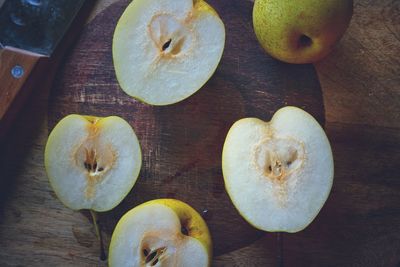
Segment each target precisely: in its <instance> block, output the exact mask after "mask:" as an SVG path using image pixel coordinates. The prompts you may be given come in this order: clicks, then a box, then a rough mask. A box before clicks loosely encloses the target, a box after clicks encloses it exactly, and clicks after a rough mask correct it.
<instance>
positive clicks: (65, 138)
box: [45, 115, 142, 211]
mask: <svg viewBox="0 0 400 267" xmlns="http://www.w3.org/2000/svg"><path fill="white" fill-rule="evenodd" d="M141 163H142V155H141V150H140V145H139V141H138V139H137V137H136V135H135V132H134V131H133V130H132V128H131V126H130V125H129V124H128V123H127V122H126V121H125V120H123V119H122V118H119V117H115V116H112V117H106V118H97V117H91V116H80V115H69V116H67V117H65V118H64V119H62V120H61V121H60V122H59V123H58V124H57V125H56V126H55V128H54V129H53V131H52V132H51V133H50V136H49V139H48V141H47V144H46V150H45V166H46V171H47V174H48V177H49V180H50V184H51V186H52V187H53V189H54V191H55V193H56V195H57V197H58V198H59V199H60V200H61V202H62V203H64V205H65V206H67V207H69V208H71V209H73V210H80V209H91V210H95V211H107V210H110V209H112V208H114V207H115V206H116V205H118V204H119V203H120V202H121V200H122V199H123V198H124V197H125V196H126V195H127V194H128V193H129V191H130V190H131V188H132V187H133V185H134V184H135V182H136V179H137V177H138V174H139V171H140V167H141Z"/></svg>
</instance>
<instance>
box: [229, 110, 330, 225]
mask: <svg viewBox="0 0 400 267" xmlns="http://www.w3.org/2000/svg"><path fill="white" fill-rule="evenodd" d="M222 169H223V175H224V180H225V187H226V190H227V192H228V194H229V196H230V198H231V200H232V202H233V204H234V205H235V207H236V208H237V209H238V211H239V212H240V214H241V215H242V216H243V217H244V218H245V219H246V220H247V221H248V222H249V223H250V224H252V225H253V226H254V227H256V228H258V229H261V230H264V231H270V232H277V231H282V232H297V231H300V230H302V229H304V228H305V227H307V225H309V224H310V223H311V222H312V221H313V220H314V218H315V217H316V216H317V214H318V213H319V211H320V209H321V208H322V206H323V205H324V203H325V201H326V199H327V197H328V195H329V192H330V190H331V187H332V182H333V157H332V151H331V147H330V144H329V141H328V138H327V137H326V135H325V132H324V130H323V129H322V128H321V126H320V125H319V124H318V122H317V121H316V120H315V119H314V118H313V117H312V116H311V115H310V114H308V113H307V112H305V111H303V110H301V109H299V108H296V107H284V108H281V109H280V110H278V111H277V112H276V113H275V114H274V116H273V118H272V120H271V121H270V122H264V121H262V120H259V119H256V118H245V119H241V120H239V121H237V122H236V123H234V125H233V126H232V127H231V129H230V130H229V132H228V135H227V137H226V140H225V144H224V148H223V154H222Z"/></svg>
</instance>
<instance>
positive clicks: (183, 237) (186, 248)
mask: <svg viewBox="0 0 400 267" xmlns="http://www.w3.org/2000/svg"><path fill="white" fill-rule="evenodd" d="M211 257H212V243H211V237H210V232H209V231H208V228H207V225H206V223H205V222H204V220H203V218H202V217H201V216H200V214H198V213H197V212H196V211H195V210H194V209H193V208H192V207H190V206H189V205H188V204H186V203H184V202H182V201H179V200H175V199H157V200H152V201H148V202H146V203H144V204H141V205H139V206H137V207H135V208H134V209H132V210H130V211H128V212H127V213H126V214H125V215H124V216H123V217H122V218H121V220H120V221H119V222H118V224H117V226H116V227H115V230H114V233H113V235H112V238H111V244H110V251H109V260H108V263H109V266H110V267H114V266H115V267H125V266H126V267H128V266H129V267H130V266H165V267H180V266H181V267H186V266H190V267H204V266H209V265H210V261H211Z"/></svg>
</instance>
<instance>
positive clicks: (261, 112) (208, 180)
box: [49, 1, 324, 255]
mask: <svg viewBox="0 0 400 267" xmlns="http://www.w3.org/2000/svg"><path fill="white" fill-rule="evenodd" d="M210 3H211V4H212V6H213V7H214V8H215V9H216V10H217V11H218V13H219V14H220V16H221V18H222V20H223V21H224V22H225V25H226V31H227V38H226V46H225V52H224V55H223V57H222V60H221V62H220V64H219V67H218V69H217V71H216V73H215V74H214V76H213V77H212V78H211V79H210V81H209V82H207V84H206V85H205V86H204V87H203V88H202V89H201V90H200V91H199V92H198V93H196V94H195V95H194V96H192V97H190V98H189V99H187V100H185V101H182V102H181V103H178V104H175V105H170V106H164V107H152V106H149V105H145V104H142V103H140V102H138V101H136V100H134V99H132V98H131V97H129V96H128V95H126V94H125V93H124V92H123V91H122V90H121V89H120V87H119V85H118V82H117V81H116V78H115V75H114V67H113V63H112V53H111V45H112V36H113V32H114V29H115V25H116V23H117V20H118V18H119V17H120V16H121V14H122V12H123V10H124V9H125V8H126V6H127V4H128V1H119V2H117V3H115V4H113V5H111V6H109V7H108V8H107V9H105V10H104V11H103V12H102V13H100V14H98V15H97V16H96V17H95V18H94V19H93V20H92V21H91V22H90V23H89V24H88V25H87V27H86V29H85V31H84V33H83V34H82V38H81V39H80V40H79V41H78V43H77V45H76V46H75V48H74V49H73V51H72V52H71V54H70V56H69V57H68V58H67V59H66V63H65V66H64V67H63V69H62V70H61V71H60V73H59V77H58V78H57V79H56V80H57V82H56V84H55V86H54V90H53V91H52V96H51V99H50V103H51V104H50V110H49V120H50V125H49V128H50V129H52V128H53V127H54V125H55V123H57V122H58V121H59V120H60V119H61V118H63V117H64V116H66V115H68V114H71V113H78V114H90V115H96V116H109V115H119V116H121V117H123V118H125V119H126V120H127V121H128V122H130V124H131V125H132V126H133V128H134V129H135V131H136V133H137V134H138V137H139V140H140V143H141V146H142V151H143V167H142V170H141V174H140V176H139V179H138V182H137V184H136V185H135V187H134V189H133V190H132V192H131V193H130V194H129V195H128V197H127V198H125V200H124V202H123V203H122V204H121V205H119V206H118V207H117V208H116V209H115V210H113V211H112V212H109V213H107V214H103V216H102V221H103V224H104V229H105V232H106V233H105V234H107V235H109V236H110V235H111V233H112V230H113V229H114V227H115V224H116V222H117V220H118V219H119V218H120V217H121V215H122V214H124V213H125V212H127V211H128V210H129V209H131V208H132V207H134V206H136V205H138V204H140V203H143V202H144V201H147V200H151V199H155V198H165V197H172V198H177V199H180V200H183V201H185V202H187V203H188V204H190V205H191V206H193V207H194V208H195V209H197V211H198V212H200V213H202V212H206V214H205V218H206V220H207V223H208V226H209V228H210V231H211V234H212V236H213V241H214V253H215V254H216V255H220V254H222V253H226V252H228V251H232V250H234V249H238V248H241V247H243V246H245V245H248V244H249V243H251V242H253V241H254V240H256V239H257V238H258V237H260V236H261V235H262V233H261V232H259V231H256V230H255V229H254V228H252V227H250V226H249V225H248V224H247V223H246V222H245V221H244V220H243V219H242V217H241V216H240V215H239V214H238V212H237V211H236V209H235V208H234V206H233V205H232V203H231V201H230V199H229V197H228V195H227V194H226V192H225V190H224V183H223V177H222V171H221V154H222V145H223V143H224V140H225V136H226V134H227V132H228V130H229V128H230V126H231V125H232V124H233V123H234V122H235V121H236V120H238V119H240V118H243V117H259V118H262V119H270V117H271V115H272V114H273V113H274V112H275V111H276V110H277V109H278V108H279V107H282V106H284V105H296V106H301V107H303V108H304V109H306V110H307V111H309V112H310V113H311V114H313V115H314V116H315V117H316V118H318V119H319V120H320V121H321V122H322V123H323V118H324V114H323V103H322V94H321V89H320V87H319V83H318V80H317V76H316V73H315V71H314V69H313V67H312V66H311V65H288V64H283V63H281V62H278V61H276V60H274V59H272V58H270V57H268V56H265V54H264V52H263V51H262V50H261V48H260V47H259V45H258V43H257V41H256V39H255V36H254V34H253V31H252V30H251V11H252V8H251V7H252V5H251V4H250V3H249V2H243V1H210ZM144 34H145V33H144ZM133 52H134V51H133ZM188 71H190V70H188Z"/></svg>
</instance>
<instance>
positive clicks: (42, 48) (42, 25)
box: [0, 0, 85, 56]
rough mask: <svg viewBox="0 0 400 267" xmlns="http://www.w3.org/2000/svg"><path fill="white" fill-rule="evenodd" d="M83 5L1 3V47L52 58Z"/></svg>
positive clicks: (58, 0) (63, 0)
mask: <svg viewBox="0 0 400 267" xmlns="http://www.w3.org/2000/svg"><path fill="white" fill-rule="evenodd" d="M1 2H4V3H3V4H2V5H1ZM84 2H85V0H73V1H71V0H5V1H3V0H0V6H1V8H0V47H6V46H9V47H14V48H18V49H22V50H26V51H30V52H33V53H37V54H41V55H45V56H50V55H51V53H52V52H53V50H54V49H55V47H56V46H57V44H58V42H59V41H60V40H61V38H62V37H63V36H64V34H65V32H66V31H67V29H68V27H69V25H70V24H71V22H72V21H73V19H74V17H75V16H76V14H77V13H78V11H79V9H80V8H81V7H82V5H83V3H84Z"/></svg>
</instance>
